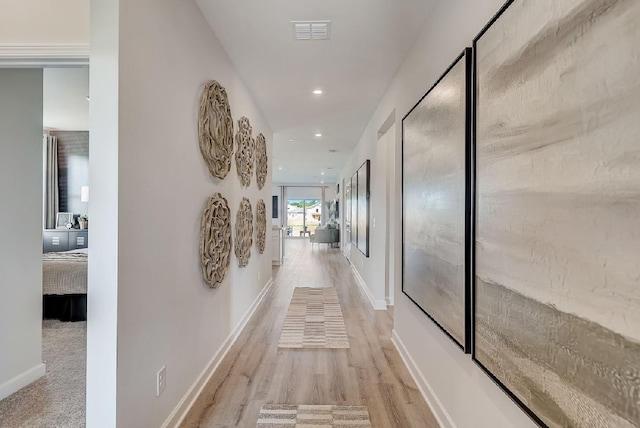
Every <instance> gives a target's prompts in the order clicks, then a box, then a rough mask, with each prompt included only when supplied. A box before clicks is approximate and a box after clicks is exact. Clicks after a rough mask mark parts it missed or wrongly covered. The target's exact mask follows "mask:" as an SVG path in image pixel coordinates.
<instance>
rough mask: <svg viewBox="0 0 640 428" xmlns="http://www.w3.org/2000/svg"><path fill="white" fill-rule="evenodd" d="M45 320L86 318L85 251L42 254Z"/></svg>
mask: <svg viewBox="0 0 640 428" xmlns="http://www.w3.org/2000/svg"><path fill="white" fill-rule="evenodd" d="M42 294H43V316H44V318H57V319H60V320H62V321H84V320H86V319H87V249H86V248H83V249H79V250H72V251H62V252H52V253H44V254H43V255H42Z"/></svg>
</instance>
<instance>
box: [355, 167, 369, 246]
mask: <svg viewBox="0 0 640 428" xmlns="http://www.w3.org/2000/svg"><path fill="white" fill-rule="evenodd" d="M370 164H371V162H370V161H369V159H367V160H366V161H364V163H363V164H362V165H360V168H358V171H357V172H356V176H357V178H358V225H357V231H358V234H357V239H356V247H358V249H359V250H360V252H362V254H364V255H365V256H366V257H369V176H370V173H371V166H370Z"/></svg>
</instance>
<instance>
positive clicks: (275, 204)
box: [271, 195, 278, 218]
mask: <svg viewBox="0 0 640 428" xmlns="http://www.w3.org/2000/svg"><path fill="white" fill-rule="evenodd" d="M271 218H278V195H273V196H272V197H271Z"/></svg>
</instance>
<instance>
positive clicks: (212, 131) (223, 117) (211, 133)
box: [198, 80, 233, 179]
mask: <svg viewBox="0 0 640 428" xmlns="http://www.w3.org/2000/svg"><path fill="white" fill-rule="evenodd" d="M198 134H199V137H200V153H202V157H203V158H204V161H205V162H206V164H207V168H209V173H210V174H211V175H213V176H214V177H217V178H220V179H223V178H225V177H226V176H227V173H228V172H229V169H231V155H232V154H233V119H232V118H231V108H230V107H229V100H228V98H227V91H226V90H225V89H224V88H223V87H222V86H220V84H219V83H218V82H216V81H215V80H212V81H210V82H208V83H207V84H206V85H205V87H204V91H203V92H202V100H201V101H200V116H199V119H198Z"/></svg>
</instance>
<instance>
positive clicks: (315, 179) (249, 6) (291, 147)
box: [196, 0, 435, 184]
mask: <svg viewBox="0 0 640 428" xmlns="http://www.w3.org/2000/svg"><path fill="white" fill-rule="evenodd" d="M196 1H197V3H198V5H199V6H200V9H201V10H202V12H203V14H204V16H205V17H206V19H207V21H208V22H209V24H210V25H211V27H212V28H213V30H214V32H215V33H216V35H217V37H218V39H219V40H220V42H221V43H222V45H223V47H224V48H225V50H226V51H227V53H228V55H229V57H230V58H231V61H232V62H233V64H234V66H235V67H236V69H237V70H238V73H239V74H240V76H241V77H242V79H243V80H244V82H245V84H246V85H247V87H248V88H249V90H250V91H251V93H252V94H253V96H254V97H255V101H256V103H257V104H258V107H259V108H260V110H261V111H262V113H263V114H264V116H265V118H266V120H267V121H268V122H269V124H270V126H271V128H272V130H273V132H274V136H273V139H274V141H273V182H274V183H296V184H303V183H320V182H324V183H335V182H336V181H337V180H338V177H339V174H340V171H341V169H342V168H343V166H344V164H345V162H346V161H347V159H348V158H349V156H350V154H351V153H352V151H353V149H354V147H355V146H356V144H357V143H358V140H359V139H360V137H361V135H362V132H363V131H364V129H365V127H366V125H367V123H368V121H369V119H370V118H371V116H372V114H373V112H374V110H375V108H376V106H377V105H378V103H379V102H380V99H381V98H382V96H383V95H384V93H385V91H386V89H387V88H388V87H389V85H390V83H391V80H392V79H393V76H394V75H395V73H396V70H397V69H398V67H399V66H400V64H401V62H402V60H403V59H404V57H405V55H406V54H407V52H408V50H409V48H410V47H411V44H412V43H413V41H414V40H415V39H416V37H417V35H418V32H419V31H420V29H421V27H422V25H423V24H424V22H425V20H426V18H427V13H428V11H429V9H430V7H431V6H432V4H433V3H434V1H435V0H322V1H321V0H233V1H229V0H196ZM316 20H330V21H331V24H330V35H329V39H328V40H312V41H308V40H307V41H297V40H295V38H294V30H293V25H292V24H291V21H316ZM315 89H321V90H322V91H323V93H322V95H314V94H313V90H315ZM317 133H320V134H322V136H321V137H316V136H315V134H317ZM330 151H335V153H331V152H330Z"/></svg>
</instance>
